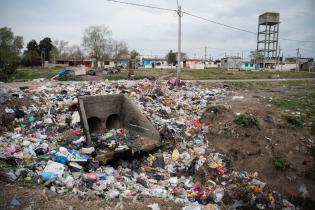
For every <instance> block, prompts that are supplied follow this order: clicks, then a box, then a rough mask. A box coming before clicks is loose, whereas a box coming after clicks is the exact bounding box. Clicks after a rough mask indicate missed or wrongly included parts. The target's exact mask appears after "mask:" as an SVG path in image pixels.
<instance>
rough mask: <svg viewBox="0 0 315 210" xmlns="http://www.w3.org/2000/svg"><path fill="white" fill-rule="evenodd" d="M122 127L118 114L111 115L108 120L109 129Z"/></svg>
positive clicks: (107, 126)
mask: <svg viewBox="0 0 315 210" xmlns="http://www.w3.org/2000/svg"><path fill="white" fill-rule="evenodd" d="M120 127H121V123H120V118H119V116H118V115H117V114H112V115H110V116H109V117H108V118H107V120H106V128H107V129H117V128H120Z"/></svg>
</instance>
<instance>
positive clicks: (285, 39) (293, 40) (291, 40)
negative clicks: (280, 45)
mask: <svg viewBox="0 0 315 210" xmlns="http://www.w3.org/2000/svg"><path fill="white" fill-rule="evenodd" d="M279 39H281V40H284V41H290V42H310V43H315V41H310V40H297V39H287V38H279Z"/></svg>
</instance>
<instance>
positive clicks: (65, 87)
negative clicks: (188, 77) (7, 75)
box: [0, 80, 295, 210]
mask: <svg viewBox="0 0 315 210" xmlns="http://www.w3.org/2000/svg"><path fill="white" fill-rule="evenodd" d="M2 92H5V96H4V97H2V96H1V98H2V103H4V105H5V100H10V97H18V98H20V100H22V99H23V97H30V98H31V99H32V101H33V105H31V106H29V107H25V106H24V107H23V106H22V107H20V108H17V107H6V109H5V113H4V114H5V115H11V116H13V118H14V121H13V122H12V123H13V124H14V127H15V129H14V130H13V131H12V132H5V133H3V134H1V136H0V160H1V162H0V163H1V168H2V169H1V170H2V171H4V172H5V174H6V176H7V177H8V178H9V179H11V180H15V181H20V182H24V183H35V184H40V185H44V186H46V187H47V188H49V189H50V190H52V191H54V192H56V193H70V192H71V193H74V194H77V195H78V196H83V197H84V196H87V195H91V194H94V195H96V196H99V197H101V198H104V199H115V198H118V197H126V198H136V197H139V196H149V197H160V198H163V199H169V200H170V199H171V200H174V201H175V202H178V203H180V205H182V206H184V207H183V209H186V210H188V209H202V208H205V209H221V208H223V207H224V208H225V209H226V208H229V209H236V208H247V209H295V207H294V206H293V205H292V204H291V203H290V202H289V201H287V200H285V199H283V198H282V197H281V195H280V194H279V193H277V192H274V191H271V190H270V189H269V188H268V187H267V186H266V183H264V182H262V181H260V180H259V179H258V174H257V173H254V174H250V173H247V172H245V171H234V170H233V167H232V164H231V162H230V160H229V159H228V158H227V157H226V156H225V155H223V154H219V153H216V152H215V151H213V150H212V149H211V148H210V147H209V146H208V140H207V139H206V138H205V133H206V132H207V127H206V126H204V125H202V123H201V121H200V117H201V116H202V113H203V112H204V111H205V109H206V108H207V106H208V105H210V104H213V103H219V102H220V99H222V98H224V97H225V96H226V95H228V94H229V91H227V90H225V89H211V90H209V89H205V88H200V87H198V85H196V84H195V83H190V82H186V83H185V84H183V86H182V87H181V88H180V89H178V88H176V86H175V85H174V84H173V83H171V82H169V83H165V82H161V81H149V80H141V81H117V82H108V81H105V82H79V83H78V82H71V83H67V84H61V83H58V84H56V83H49V82H46V83H44V84H43V85H37V84H32V85H30V86H26V87H21V88H20V89H10V88H7V89H6V90H2ZM9 93H10V94H9ZM97 94H101V95H106V94H125V95H126V96H128V97H129V98H130V99H131V100H132V101H133V102H134V103H135V104H136V105H137V106H138V107H139V108H140V109H141V110H142V112H143V113H144V114H145V115H146V117H147V118H148V119H149V120H150V121H151V122H152V123H153V124H154V125H155V126H156V128H157V129H158V130H159V131H160V133H161V136H162V141H163V146H162V147H161V148H158V149H157V150H156V151H154V152H152V153H151V154H148V155H145V156H141V157H139V158H132V157H130V159H129V160H119V161H116V163H115V164H113V165H106V164H101V163H100V162H99V161H98V160H97V155H98V150H102V149H104V148H107V149H108V148H111V149H113V150H115V151H116V150H117V149H118V150H119V149H121V148H126V147H129V146H128V141H129V140H130V138H132V137H131V136H129V135H128V131H127V130H125V129H124V128H120V129H113V130H108V131H107V132H105V133H103V134H101V135H99V136H93V139H94V145H92V146H91V145H90V146H88V145H87V144H86V139H85V136H84V133H83V129H82V127H81V125H80V115H79V113H78V96H80V95H97ZM2 105H3V104H2ZM129 148H130V147H129Z"/></svg>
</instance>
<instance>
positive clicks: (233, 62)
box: [221, 56, 242, 70]
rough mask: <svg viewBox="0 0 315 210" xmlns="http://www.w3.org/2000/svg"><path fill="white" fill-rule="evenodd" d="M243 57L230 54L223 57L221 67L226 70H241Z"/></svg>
mask: <svg viewBox="0 0 315 210" xmlns="http://www.w3.org/2000/svg"><path fill="white" fill-rule="evenodd" d="M241 60H242V59H241V57H238V56H228V57H224V58H222V59H221V68H223V69H226V70H240V68H241Z"/></svg>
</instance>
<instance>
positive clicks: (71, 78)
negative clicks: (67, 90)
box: [58, 76, 82, 81]
mask: <svg viewBox="0 0 315 210" xmlns="http://www.w3.org/2000/svg"><path fill="white" fill-rule="evenodd" d="M58 80H59V81H82V78H80V77H77V76H63V77H58Z"/></svg>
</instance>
